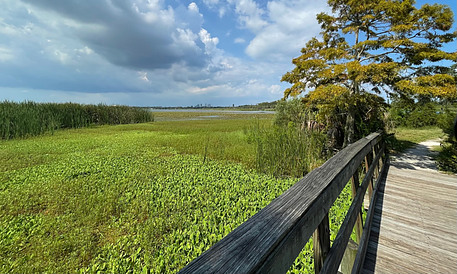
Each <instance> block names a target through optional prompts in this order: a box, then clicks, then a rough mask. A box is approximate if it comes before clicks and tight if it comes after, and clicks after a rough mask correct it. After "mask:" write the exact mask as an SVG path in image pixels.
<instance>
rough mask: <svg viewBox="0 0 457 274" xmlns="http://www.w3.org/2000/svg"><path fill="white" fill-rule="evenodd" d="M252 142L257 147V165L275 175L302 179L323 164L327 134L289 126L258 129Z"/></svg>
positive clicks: (250, 134)
mask: <svg viewBox="0 0 457 274" xmlns="http://www.w3.org/2000/svg"><path fill="white" fill-rule="evenodd" d="M248 134H249V135H248V141H249V142H251V143H254V144H255V146H256V158H255V166H256V169H257V170H258V171H260V172H263V173H266V174H271V175H274V176H290V177H297V178H298V177H302V176H303V175H305V174H307V173H308V172H310V171H311V170H313V169H314V168H316V167H318V166H320V165H321V164H322V163H323V156H322V152H323V148H324V144H325V139H326V138H325V135H324V134H322V133H320V132H313V131H304V130H300V129H299V128H297V127H295V126H294V125H293V124H290V126H288V127H280V126H276V125H273V126H271V127H260V126H257V125H256V126H254V127H252V128H251V129H250V130H249V133H248Z"/></svg>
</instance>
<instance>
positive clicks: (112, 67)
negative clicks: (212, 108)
mask: <svg viewBox="0 0 457 274" xmlns="http://www.w3.org/2000/svg"><path fill="white" fill-rule="evenodd" d="M2 5H3V9H2V10H1V11H0V99H9V100H24V99H30V100H36V101H80V102H84V103H87V101H90V102H92V103H98V102H104V103H115V104H121V103H124V104H132V105H193V104H197V103H211V104H213V105H231V104H245V103H256V102H261V101H271V100H276V99H279V98H281V96H282V90H283V89H284V87H285V85H284V84H283V83H280V81H279V80H280V78H281V76H282V74H284V73H285V72H286V71H288V70H290V68H291V65H290V61H291V59H292V58H293V57H295V56H297V55H298V54H299V50H300V48H301V47H302V46H303V45H304V43H305V41H306V40H307V39H309V38H310V37H312V36H315V35H317V34H318V32H319V28H318V26H317V23H316V22H315V14H316V13H317V12H321V11H323V10H325V9H326V6H325V4H324V1H314V2H312V3H311V2H309V1H299V0H292V1H285V0H284V1H282V0H277V1H269V2H256V1H253V0H227V1H222V0H202V1H195V2H190V3H189V2H184V1H179V0H174V1H165V0H149V1H148V0H106V1H80V0H66V1H52V0H21V1H16V0H4V1H3V4H2Z"/></svg>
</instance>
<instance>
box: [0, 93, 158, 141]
mask: <svg viewBox="0 0 457 274" xmlns="http://www.w3.org/2000/svg"><path fill="white" fill-rule="evenodd" d="M151 121H154V116H153V115H152V113H151V112H150V111H148V110H147V109H141V108H136V107H128V106H107V105H102V104H100V105H81V104H74V103H65V104H56V103H35V102H23V103H14V102H9V101H3V102H0V136H1V138H2V139H13V138H18V137H25V136H32V135H39V134H42V133H44V132H49V131H51V132H52V131H54V130H57V129H62V128H81V127H87V126H90V125H106V124H109V125H115V124H130V123H143V122H151Z"/></svg>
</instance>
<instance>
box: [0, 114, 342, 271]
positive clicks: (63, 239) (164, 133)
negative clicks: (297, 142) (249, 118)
mask: <svg viewBox="0 0 457 274" xmlns="http://www.w3.org/2000/svg"><path fill="white" fill-rule="evenodd" d="M191 123H195V124H194V126H192V124H191ZM224 123H225V124H224ZM245 123H246V121H238V122H237V121H235V122H233V121H231V122H228V121H212V122H211V121H204V122H202V121H192V122H190V121H189V122H186V123H184V122H176V123H175V122H173V123H172V124H170V123H168V124H166V123H162V124H161V123H157V124H156V123H155V124H139V125H122V126H103V127H96V128H89V129H78V130H66V131H59V132H56V133H55V134H54V135H45V136H40V137H33V138H29V139H21V140H10V141H1V142H0V162H2V165H1V166H0V272H2V273H6V272H13V273H29V272H58V273H67V272H99V271H100V272H108V273H124V272H131V271H134V272H142V271H150V272H152V273H172V272H176V271H178V270H179V269H181V268H182V267H184V266H185V265H186V264H187V263H189V262H190V261H191V260H193V259H194V258H196V257H197V256H199V255H200V254H201V253H202V252H204V251H205V250H207V249H208V248H209V247H211V246H212V245H213V244H214V243H216V242H217V241H218V240H220V239H222V238H223V237H224V236H225V235H227V234H228V233H229V232H230V231H232V230H233V229H234V228H236V227H237V226H238V225H240V224H241V223H243V222H244V221H246V220H247V219H248V218H249V217H250V216H252V215H254V214H255V213H256V212H258V211H259V210H260V209H261V208H263V207H264V206H266V205H267V204H268V203H270V202H271V201H272V200H273V199H274V198H275V197H277V196H279V195H280V194H282V193H283V192H284V191H285V190H287V189H288V188H289V187H290V186H291V185H293V184H294V183H295V182H296V181H297V179H296V178H281V179H278V178H276V177H273V176H271V175H265V174H262V173H258V172H256V171H254V170H252V169H249V168H247V166H246V165H245V164H240V163H236V162H234V161H233V160H234V159H236V158H235V157H233V154H232V152H231V151H230V150H229V149H228V145H227V144H232V142H234V143H233V144H234V145H236V146H239V147H240V150H241V149H242V148H243V147H244V148H245V149H244V151H254V149H253V148H251V149H248V148H249V147H252V146H254V145H250V144H248V143H247V141H246V140H245V139H246V136H244V135H243V134H242V133H241V132H242V129H239V127H236V124H245ZM178 125H181V127H179V128H177V127H178ZM223 125H225V126H223ZM191 128H195V129H193V131H192V129H191ZM229 128H231V132H226V134H227V135H229V136H231V138H229V139H226V138H223V137H222V132H223V131H228V129H229ZM236 128H238V129H236ZM210 129H211V130H210ZM192 138H193V139H196V140H194V142H200V143H201V144H202V146H201V147H200V151H199V152H198V151H193V150H189V148H188V147H187V146H182V143H185V142H187V141H188V140H191V139H192ZM234 139H236V140H234ZM178 141H179V142H178ZM208 146H222V147H223V148H224V147H226V148H227V149H224V150H223V151H220V152H219V150H218V149H217V148H213V147H208ZM224 151H226V152H227V155H228V156H227V157H228V158H230V159H231V161H227V160H224V159H223V157H224V155H225V154H224ZM186 153H192V154H186ZM212 155H215V157H216V158H218V159H219V160H214V158H213V157H212ZM243 157H245V160H246V159H252V157H253V156H248V155H246V156H243ZM349 193H350V191H349V190H348V188H346V189H345V191H344V192H343V194H342V196H341V197H340V199H339V201H338V202H337V203H336V205H335V206H334V207H333V208H332V211H331V223H332V224H331V230H332V238H334V236H335V235H336V234H335V233H336V230H337V229H338V227H339V223H340V222H341V221H342V218H343V217H344V214H345V209H344V208H347V205H346V204H347V203H349V202H350V198H349V196H348V195H349ZM311 244H312V243H311V241H310V242H309V243H308V244H307V245H306V247H305V249H304V251H303V253H302V254H300V255H299V257H298V258H297V260H296V262H295V263H294V266H293V267H292V269H291V271H292V272H295V273H297V272H311V271H312V269H313V265H312V253H311V249H312V245H311Z"/></svg>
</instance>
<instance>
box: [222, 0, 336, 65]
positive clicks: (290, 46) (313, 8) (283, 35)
mask: <svg viewBox="0 0 457 274" xmlns="http://www.w3.org/2000/svg"><path fill="white" fill-rule="evenodd" d="M229 2H230V3H232V4H234V5H235V12H236V13H237V15H238V21H239V22H240V24H241V26H242V27H244V28H246V29H248V30H250V31H251V32H252V33H253V34H254V35H255V36H254V38H253V39H252V40H251V41H250V42H249V44H248V45H247V47H246V54H247V55H249V56H250V57H252V58H255V59H263V58H265V59H270V60H276V61H285V60H286V59H289V60H290V59H291V58H292V57H293V56H296V55H298V54H299V53H300V48H301V47H303V46H304V44H305V42H306V41H307V40H309V39H310V38H311V37H313V36H317V35H318V34H319V32H320V27H319V25H318V24H317V21H316V14H317V13H319V12H322V11H328V8H327V5H326V3H325V1H324V0H316V1H313V2H309V1H302V0H274V1H270V2H268V3H267V5H266V8H264V9H262V8H260V7H259V5H258V4H257V3H256V2H254V1H252V0H229Z"/></svg>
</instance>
